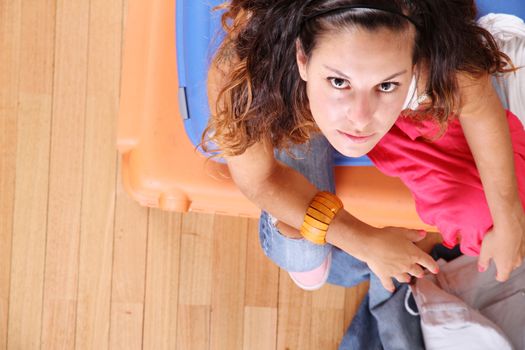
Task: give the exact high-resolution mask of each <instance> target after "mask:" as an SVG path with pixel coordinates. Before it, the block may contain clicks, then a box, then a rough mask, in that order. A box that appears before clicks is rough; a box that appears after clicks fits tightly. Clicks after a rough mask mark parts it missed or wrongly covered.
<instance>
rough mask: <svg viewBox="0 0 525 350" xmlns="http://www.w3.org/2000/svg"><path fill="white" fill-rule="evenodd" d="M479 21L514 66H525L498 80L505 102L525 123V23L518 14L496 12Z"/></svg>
mask: <svg viewBox="0 0 525 350" xmlns="http://www.w3.org/2000/svg"><path fill="white" fill-rule="evenodd" d="M478 23H479V25H480V26H481V27H483V28H485V29H486V30H488V31H489V32H490V33H491V34H492V36H493V37H494V39H495V40H496V42H497V43H498V46H499V48H500V50H501V51H502V52H504V53H506V54H507V55H508V56H509V57H510V59H511V60H512V63H513V64H514V66H516V67H524V68H521V69H519V70H518V71H517V72H515V73H507V74H503V75H501V76H499V77H498V82H499V84H500V88H501V90H502V92H503V96H501V95H500V97H502V99H503V100H504V104H505V105H506V106H507V108H508V109H509V110H510V111H511V112H512V113H514V114H515V115H516V116H518V118H520V120H521V122H522V123H523V124H524V125H525V23H524V22H523V20H522V19H521V18H519V17H516V16H512V15H506V14H494V13H490V14H488V15H486V16H483V17H481V18H480V19H479V21H478Z"/></svg>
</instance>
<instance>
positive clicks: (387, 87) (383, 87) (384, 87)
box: [379, 83, 399, 92]
mask: <svg viewBox="0 0 525 350" xmlns="http://www.w3.org/2000/svg"><path fill="white" fill-rule="evenodd" d="M398 86H399V84H398V83H381V84H379V90H380V91H381V92H393V91H394V90H395V89H396V88H397V87H398Z"/></svg>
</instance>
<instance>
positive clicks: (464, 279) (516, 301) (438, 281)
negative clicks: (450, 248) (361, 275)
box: [411, 256, 525, 350]
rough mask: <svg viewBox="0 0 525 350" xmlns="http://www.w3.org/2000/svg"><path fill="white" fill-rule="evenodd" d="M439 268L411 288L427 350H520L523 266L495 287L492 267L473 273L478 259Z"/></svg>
mask: <svg viewBox="0 0 525 350" xmlns="http://www.w3.org/2000/svg"><path fill="white" fill-rule="evenodd" d="M439 263H440V272H439V273H438V274H437V276H436V277H434V276H431V275H429V276H426V277H425V278H424V279H419V280H416V282H415V283H414V284H413V285H411V290H412V293H413V294H414V299H415V301H416V304H417V305H418V309H419V313H420V316H421V328H422V332H423V338H424V341H425V346H426V347H427V349H436V350H437V349H440V350H441V349H458V350H459V349H516V350H525V264H522V266H521V267H519V268H518V269H516V270H514V271H513V272H512V274H511V276H510V278H509V280H508V281H506V282H505V283H500V282H498V281H496V278H495V277H496V269H495V267H494V265H493V264H492V265H491V266H490V267H489V269H488V270H487V271H486V272H484V273H479V272H478V271H477V257H471V256H460V257H458V258H456V259H454V260H452V261H450V262H448V263H446V262H444V261H443V260H440V261H439ZM472 341H474V343H472Z"/></svg>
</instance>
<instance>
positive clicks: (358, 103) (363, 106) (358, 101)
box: [346, 94, 374, 131]
mask: <svg viewBox="0 0 525 350" xmlns="http://www.w3.org/2000/svg"><path fill="white" fill-rule="evenodd" d="M372 104H373V101H372V100H371V98H370V97H369V96H366V95H365V94H360V95H357V94H356V95H355V96H354V99H353V101H351V103H349V105H348V108H347V112H346V117H347V119H348V121H349V122H350V123H351V125H352V127H353V128H354V129H355V131H363V130H366V127H367V126H368V125H369V124H370V123H371V122H372V119H373V115H374V108H373V106H372Z"/></svg>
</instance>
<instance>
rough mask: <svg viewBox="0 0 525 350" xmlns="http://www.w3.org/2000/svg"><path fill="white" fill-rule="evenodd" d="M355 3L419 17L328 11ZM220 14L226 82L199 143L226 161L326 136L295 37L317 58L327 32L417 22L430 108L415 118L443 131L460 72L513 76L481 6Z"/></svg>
mask: <svg viewBox="0 0 525 350" xmlns="http://www.w3.org/2000/svg"><path fill="white" fill-rule="evenodd" d="M355 3H359V4H365V5H369V6H370V7H380V8H385V7H387V8H389V9H394V10H395V11H397V12H398V13H401V14H403V15H405V16H408V17H410V19H411V20H412V21H409V20H407V19H406V18H404V17H403V16H399V15H396V14H393V13H390V12H386V11H381V10H376V9H359V10H352V11H330V9H336V8H340V7H342V6H346V5H352V4H355ZM218 8H219V9H223V10H225V12H224V13H223V15H222V25H223V28H224V30H225V32H226V36H225V39H224V41H223V42H222V44H221V45H220V47H219V49H218V51H217V53H216V54H215V56H214V59H213V61H212V65H213V66H214V68H219V69H220V70H221V72H223V73H224V75H225V79H224V84H223V85H222V86H221V87H220V91H219V93H218V96H217V101H211V102H216V103H215V104H214V105H213V103H211V109H212V112H211V117H210V119H209V121H208V125H207V127H206V129H205V131H204V133H203V137H202V142H201V144H202V146H203V149H204V150H205V151H208V152H213V151H215V152H219V154H221V155H224V156H235V155H240V154H242V153H243V152H244V151H245V150H246V149H247V148H248V147H250V146H252V145H253V144H254V143H256V142H258V141H260V140H262V139H263V138H269V139H270V140H271V142H272V144H273V146H274V147H276V148H279V149H283V148H284V149H288V148H289V147H290V146H292V145H293V144H301V143H304V142H306V141H308V139H309V138H310V135H311V134H312V133H314V132H318V131H319V129H318V128H317V126H316V124H315V122H314V120H313V117H312V114H311V112H310V110H309V103H308V97H307V94H306V83H305V82H304V81H303V80H302V79H301V77H300V75H299V70H298V67H297V63H296V46H295V43H296V41H297V39H299V42H300V44H301V46H302V49H303V51H304V53H305V54H306V56H307V57H310V55H311V53H312V51H313V49H314V48H315V45H316V40H317V39H318V38H319V37H320V35H322V34H324V33H327V32H330V31H334V30H341V29H344V28H348V26H358V27H361V28H364V29H367V30H371V31H373V30H376V29H378V28H388V29H390V30H393V31H397V32H401V31H405V30H408V29H409V28H410V26H412V24H411V22H413V23H415V24H416V25H417V26H416V35H415V44H414V48H413V63H414V64H417V63H420V62H424V63H425V64H426V66H427V67H429V77H428V81H427V89H426V91H427V92H428V94H429V96H430V99H431V102H430V103H429V104H428V107H426V108H425V109H424V110H422V111H417V112H413V113H411V114H410V116H412V117H415V118H417V117H418V116H422V115H426V116H428V115H431V116H432V118H433V119H434V120H436V121H437V122H438V123H440V124H442V125H443V124H446V122H447V121H448V120H449V118H451V116H452V115H453V114H454V113H457V112H458V111H459V110H460V107H461V101H460V97H459V96H460V94H459V91H458V90H459V87H458V81H457V74H458V73H460V72H461V73H464V74H466V75H467V76H471V77H474V78H476V77H481V76H483V75H484V74H494V73H505V72H509V71H513V70H515V68H514V66H513V65H512V62H511V60H510V58H509V57H508V56H507V55H505V54H504V53H503V52H501V51H500V50H499V48H498V45H497V44H496V42H495V40H494V38H493V37H492V35H491V34H490V33H489V32H488V31H486V30H485V29H483V28H481V27H480V26H478V25H477V23H476V15H477V8H476V5H475V2H474V0H360V1H355V0H313V1H312V0H311V1H302V0H298V1H293V0H232V1H230V2H226V3H224V4H222V5H221V6H219V7H218ZM316 14H322V15H319V16H316ZM225 67H227V68H225ZM210 141H211V142H212V143H213V144H214V145H215V146H216V147H218V149H213V148H214V146H211V147H210Z"/></svg>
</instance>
